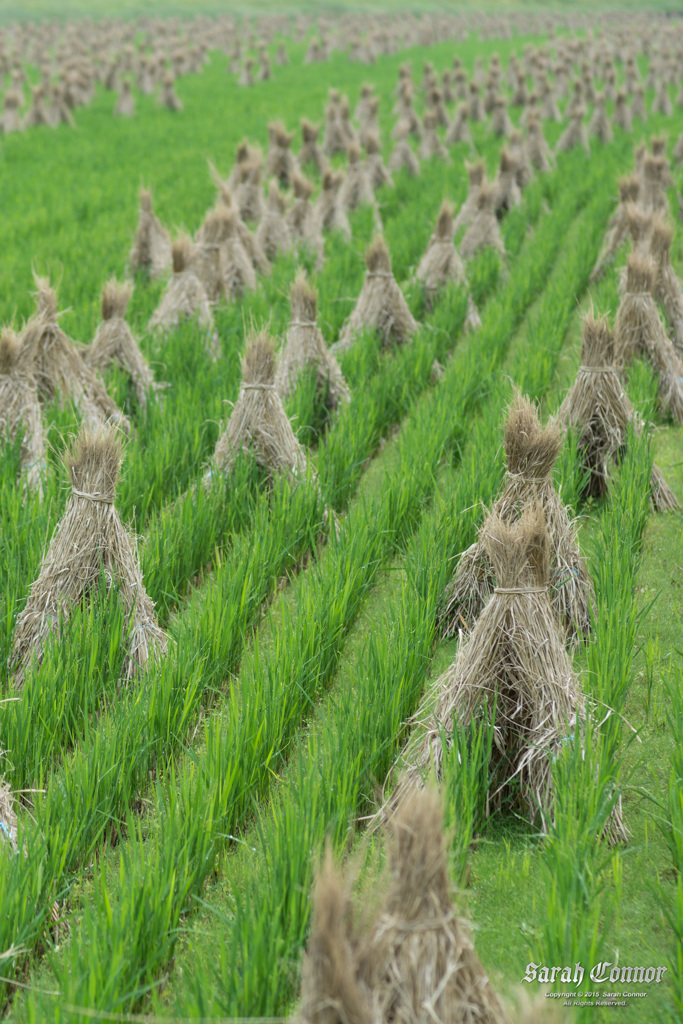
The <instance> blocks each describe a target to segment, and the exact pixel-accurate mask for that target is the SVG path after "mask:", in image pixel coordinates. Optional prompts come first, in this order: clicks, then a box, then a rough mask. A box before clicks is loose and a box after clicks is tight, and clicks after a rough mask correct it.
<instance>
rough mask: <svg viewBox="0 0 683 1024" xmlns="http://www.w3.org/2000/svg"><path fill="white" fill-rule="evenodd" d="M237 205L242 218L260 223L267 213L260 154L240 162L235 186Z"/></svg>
mask: <svg viewBox="0 0 683 1024" xmlns="http://www.w3.org/2000/svg"><path fill="white" fill-rule="evenodd" d="M235 205H236V206H237V209H238V210H239V215H240V217H241V218H242V220H245V221H246V220H250V221H254V223H256V224H258V223H259V221H260V220H261V218H262V216H263V214H264V213H265V209H266V206H265V202H264V199H263V192H262V190H261V156H260V154H258V155H256V156H254V157H252V158H251V159H249V160H247V161H244V162H243V163H241V164H240V171H239V175H238V178H237V184H236V188H235Z"/></svg>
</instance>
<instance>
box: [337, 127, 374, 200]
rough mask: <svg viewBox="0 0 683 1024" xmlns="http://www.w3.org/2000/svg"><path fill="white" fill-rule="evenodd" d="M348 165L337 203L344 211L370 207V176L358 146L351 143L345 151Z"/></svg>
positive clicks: (371, 192) (372, 194)
mask: <svg viewBox="0 0 683 1024" xmlns="http://www.w3.org/2000/svg"><path fill="white" fill-rule="evenodd" d="M347 156H348V161H349V162H348V165H347V168H346V174H345V176H344V181H343V182H342V185H341V188H340V190H339V202H340V203H341V204H342V206H343V207H344V209H345V210H355V209H357V208H358V207H359V206H372V205H373V204H374V202H375V193H374V190H373V187H372V182H371V180H370V174H369V172H368V168H367V167H366V165H365V163H364V161H363V160H361V152H360V146H359V145H358V143H357V142H352V143H351V145H350V146H349V148H348V150H347Z"/></svg>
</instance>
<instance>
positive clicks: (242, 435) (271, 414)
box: [205, 330, 316, 485]
mask: <svg viewBox="0 0 683 1024" xmlns="http://www.w3.org/2000/svg"><path fill="white" fill-rule="evenodd" d="M275 371H276V362H275V343H274V342H273V340H272V338H270V337H269V336H268V334H267V333H266V331H264V330H261V331H259V332H257V333H253V334H252V335H251V336H250V337H249V338H248V339H247V345H246V350H245V353H244V358H243V359H242V384H241V387H240V392H239V397H238V399H237V401H236V402H235V405H234V407H233V410H232V413H231V414H230V419H229V420H228V423H227V425H226V427H225V430H224V431H223V432H222V434H221V436H220V437H219V438H218V441H217V442H216V448H215V450H214V462H215V464H216V467H217V469H218V470H219V471H220V472H221V473H223V474H229V473H230V471H231V469H232V467H233V465H234V463H235V460H236V459H237V457H238V455H239V454H240V452H241V451H248V452H252V453H253V455H254V458H255V459H256V461H257V463H258V464H259V466H261V467H263V469H265V470H266V471H267V472H268V473H269V474H270V476H271V477H272V476H275V475H277V474H280V473H286V474H287V475H289V476H291V477H292V478H294V479H300V478H302V477H304V476H305V475H306V473H307V472H310V474H311V477H312V478H313V479H314V480H315V479H316V477H315V471H314V470H313V469H312V468H310V469H309V467H308V460H307V458H306V453H305V452H304V449H303V448H302V446H301V444H300V443H299V441H298V440H297V438H296V435H295V433H294V431H293V430H292V424H291V423H290V421H289V419H288V417H287V413H286V412H285V410H284V408H283V405H282V400H281V398H280V396H279V395H278V393H277V390H276V388H275ZM212 476H213V473H212V470H209V473H208V474H207V476H206V477H205V481H206V483H207V485H209V484H210V482H211V480H212Z"/></svg>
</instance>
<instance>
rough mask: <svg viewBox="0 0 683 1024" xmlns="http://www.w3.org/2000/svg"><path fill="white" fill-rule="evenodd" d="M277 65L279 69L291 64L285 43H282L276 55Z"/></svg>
mask: <svg viewBox="0 0 683 1024" xmlns="http://www.w3.org/2000/svg"><path fill="white" fill-rule="evenodd" d="M275 63H276V64H277V65H278V67H286V66H287V65H288V64H289V54H288V53H287V47H286V46H285V44H284V43H280V44H279V46H278V48H277V53H276V54H275Z"/></svg>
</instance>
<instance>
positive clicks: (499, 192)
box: [493, 146, 522, 220]
mask: <svg viewBox="0 0 683 1024" xmlns="http://www.w3.org/2000/svg"><path fill="white" fill-rule="evenodd" d="M518 169H519V161H518V160H517V158H516V157H514V156H513V155H512V153H511V152H510V150H509V149H507V148H506V147H505V146H503V148H502V149H501V151H500V163H499V165H498V173H497V175H496V180H495V181H494V183H493V187H494V189H495V193H496V195H495V204H494V209H495V214H496V217H497V218H498V220H502V219H503V217H504V216H505V214H506V213H508V212H509V211H510V210H511V209H512V207H513V206H519V204H520V203H521V202H522V193H521V192H520V189H519V185H518V184H517V171H518Z"/></svg>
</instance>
